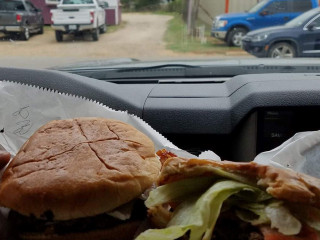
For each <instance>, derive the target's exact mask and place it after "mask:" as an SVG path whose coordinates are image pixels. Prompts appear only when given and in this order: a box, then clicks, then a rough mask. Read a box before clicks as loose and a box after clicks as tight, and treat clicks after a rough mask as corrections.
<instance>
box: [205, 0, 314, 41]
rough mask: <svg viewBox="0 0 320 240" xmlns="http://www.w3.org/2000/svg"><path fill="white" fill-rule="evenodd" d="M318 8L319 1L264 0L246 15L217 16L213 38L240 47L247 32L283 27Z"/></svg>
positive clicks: (245, 13) (213, 28)
mask: <svg viewBox="0 0 320 240" xmlns="http://www.w3.org/2000/svg"><path fill="white" fill-rule="evenodd" d="M318 6H319V3H318V0H262V1H260V2H259V3H258V4H257V5H255V6H254V7H253V8H251V9H250V10H248V11H246V12H244V13H230V14H223V15H219V16H217V17H216V18H215V19H214V21H213V26H212V30H211V36H213V37H215V38H219V39H222V40H224V41H225V42H227V44H228V45H229V46H240V45H241V39H242V37H243V36H244V35H246V33H247V32H249V31H252V30H256V29H259V28H264V27H271V26H276V25H283V24H285V23H286V22H288V21H290V20H292V19H293V18H295V17H297V16H298V15H300V14H301V13H303V12H306V11H308V10H310V9H312V8H316V7H318Z"/></svg>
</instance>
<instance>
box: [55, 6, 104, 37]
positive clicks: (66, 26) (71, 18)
mask: <svg viewBox="0 0 320 240" xmlns="http://www.w3.org/2000/svg"><path fill="white" fill-rule="evenodd" d="M104 7H106V3H105V2H98V1H97V0H61V1H60V3H59V4H58V5H57V9H52V10H51V27H52V28H53V29H54V30H55V35H56V40H57V41H58V42H61V41H63V34H68V33H75V34H76V33H78V32H90V34H91V35H92V39H93V40H94V41H98V40H99V34H100V33H105V32H106V30H107V27H106V20H105V19H106V18H105V10H104Z"/></svg>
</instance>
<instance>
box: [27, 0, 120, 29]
mask: <svg viewBox="0 0 320 240" xmlns="http://www.w3.org/2000/svg"><path fill="white" fill-rule="evenodd" d="M30 1H31V2H32V3H33V4H34V5H35V6H36V7H37V8H39V9H41V10H42V15H43V18H44V24H51V19H50V10H51V9H54V8H56V6H57V4H58V3H59V2H60V1H59V0H30ZM103 1H105V2H107V3H108V5H109V7H108V8H106V9H105V11H106V23H107V25H118V24H120V22H121V4H120V0H103Z"/></svg>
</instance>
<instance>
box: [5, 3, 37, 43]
mask: <svg viewBox="0 0 320 240" xmlns="http://www.w3.org/2000/svg"><path fill="white" fill-rule="evenodd" d="M0 32H3V33H4V34H13V33H14V34H19V35H20V37H21V39H23V40H28V39H29V38H30V34H31V33H40V34H42V33H43V16H42V13H41V10H40V9H37V8H36V7H35V6H34V5H33V4H32V3H31V2H29V1H25V0H14V1H10V0H2V1H0Z"/></svg>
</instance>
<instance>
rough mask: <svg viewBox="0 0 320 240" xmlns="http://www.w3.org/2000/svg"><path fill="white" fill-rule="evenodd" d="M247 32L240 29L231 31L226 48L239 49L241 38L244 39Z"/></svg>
mask: <svg viewBox="0 0 320 240" xmlns="http://www.w3.org/2000/svg"><path fill="white" fill-rule="evenodd" d="M247 32H248V30H247V29H245V28H242V27H239V28H234V29H232V30H231V32H230V33H229V34H228V37H227V44H228V46H236V47H240V46H241V38H242V37H244V35H246V34H247Z"/></svg>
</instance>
